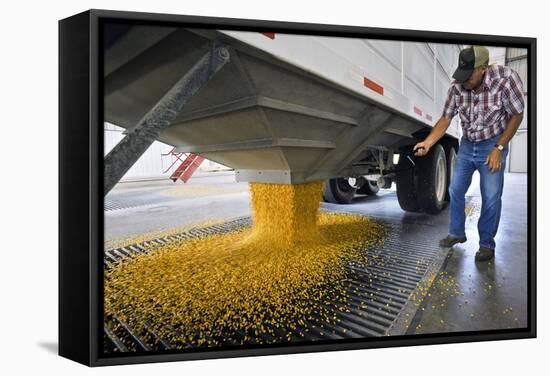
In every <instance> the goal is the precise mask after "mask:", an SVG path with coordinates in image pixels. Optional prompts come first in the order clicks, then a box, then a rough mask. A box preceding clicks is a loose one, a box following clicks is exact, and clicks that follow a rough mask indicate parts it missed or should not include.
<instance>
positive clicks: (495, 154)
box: [485, 112, 523, 172]
mask: <svg viewBox="0 0 550 376" xmlns="http://www.w3.org/2000/svg"><path fill="white" fill-rule="evenodd" d="M522 120H523V112H522V113H520V114H513V115H512V116H510V119H509V120H508V124H507V125H506V128H505V129H504V132H502V135H501V136H500V138H499V139H498V142H497V143H498V144H499V145H502V146H506V145H508V143H509V142H510V140H511V139H512V137H514V135H515V134H516V131H517V130H518V128H519V125H520V124H521V121H522ZM485 164H486V165H487V166H489V170H490V171H491V172H496V171H498V170H500V166H501V165H502V152H501V151H500V150H498V149H497V148H494V149H493V150H491V152H490V153H489V155H488V156H487V160H486V161H485Z"/></svg>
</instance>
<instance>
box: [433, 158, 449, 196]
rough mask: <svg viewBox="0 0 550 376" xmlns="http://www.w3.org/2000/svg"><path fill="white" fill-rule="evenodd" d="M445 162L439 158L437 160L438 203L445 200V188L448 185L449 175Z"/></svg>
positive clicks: (436, 194)
mask: <svg viewBox="0 0 550 376" xmlns="http://www.w3.org/2000/svg"><path fill="white" fill-rule="evenodd" d="M445 170H446V166H445V160H444V159H443V158H439V159H438V160H437V167H436V169H435V183H436V191H435V192H436V193H435V196H436V198H437V201H438V202H441V201H443V199H444V198H445V187H446V185H447V184H446V183H447V174H446V171H445Z"/></svg>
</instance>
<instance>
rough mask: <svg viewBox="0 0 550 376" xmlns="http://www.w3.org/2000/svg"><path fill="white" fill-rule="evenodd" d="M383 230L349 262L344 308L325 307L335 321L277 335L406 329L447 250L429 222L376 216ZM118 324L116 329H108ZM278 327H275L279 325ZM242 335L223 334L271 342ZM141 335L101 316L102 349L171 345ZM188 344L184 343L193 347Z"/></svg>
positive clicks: (112, 260) (243, 222) (200, 232)
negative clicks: (359, 261) (361, 256)
mask: <svg viewBox="0 0 550 376" xmlns="http://www.w3.org/2000/svg"><path fill="white" fill-rule="evenodd" d="M381 222H382V224H383V225H385V226H386V228H387V230H388V237H387V239H386V240H385V242H384V244H383V245H381V246H379V247H378V248H371V249H364V250H363V252H365V254H366V256H367V259H368V260H369V262H368V264H367V266H366V267H365V266H359V265H356V264H354V263H353V262H349V263H348V265H347V266H346V270H347V273H346V274H347V275H346V279H345V280H344V283H345V285H346V288H347V295H348V297H349V298H350V299H349V300H348V303H347V307H346V312H342V311H340V310H338V311H336V310H334V308H333V307H332V306H330V305H327V306H325V307H324V308H326V309H328V310H330V311H331V314H333V315H335V316H336V317H337V320H336V323H334V322H332V323H329V322H325V321H323V320H322V319H321V318H320V317H318V318H316V319H314V320H310V321H307V322H305V325H303V326H302V327H300V328H297V329H295V330H294V331H292V333H291V335H290V336H289V335H288V333H277V331H276V333H277V334H280V338H287V339H288V340H290V341H293V342H303V341H319V340H327V339H344V338H365V337H377V336H385V335H400V334H405V332H406V329H407V327H408V323H409V322H410V319H412V317H413V316H414V313H415V312H416V309H417V307H418V305H419V304H420V300H419V298H420V297H421V291H425V289H426V287H427V281H429V280H430V277H431V276H434V275H435V274H436V273H437V272H438V271H439V269H440V268H441V265H442V264H443V261H444V259H445V257H446V255H447V253H448V250H446V251H445V250H442V249H440V248H439V247H438V246H437V245H436V244H434V241H433V239H434V235H436V234H434V230H436V229H435V228H434V227H433V226H426V225H420V224H410V223H409V224H407V223H398V222H391V221H388V220H383V221H381ZM249 225H250V218H239V219H236V220H233V221H230V222H226V223H223V224H219V225H213V226H209V227H205V228H197V229H192V230H189V231H186V232H183V233H181V234H178V235H174V236H167V237H164V238H158V239H155V240H151V241H148V242H143V243H139V244H134V245H131V246H127V247H121V248H116V249H109V250H105V257H104V266H105V268H111V267H112V266H113V265H114V264H116V263H119V262H123V260H124V259H126V258H128V257H134V256H135V255H139V254H143V253H148V252H149V249H150V248H151V247H152V246H158V245H162V244H166V243H170V242H174V241H179V240H184V239H191V238H195V237H198V236H206V235H212V234H221V233H226V232H230V231H233V230H236V229H239V228H242V227H244V226H249ZM114 327H116V328H117V331H116V332H115V331H114V330H113V329H111V328H114ZM279 332H280V330H279ZM241 334H242V338H232V339H228V341H227V342H228V344H242V343H243V338H245V336H246V338H247V340H246V341H244V343H246V344H256V343H272V342H276V341H277V338H273V337H272V336H271V335H269V334H267V333H260V334H259V335H258V336H255V335H250V333H241ZM147 337H148V338H141V337H139V336H138V335H136V333H134V332H133V331H132V328H130V327H129V326H128V325H126V324H125V323H122V322H120V321H119V320H118V318H116V317H109V318H106V320H105V328H104V349H105V351H106V352H114V351H118V352H127V351H150V350H169V349H172V348H173V347H172V345H171V344H170V343H169V342H168V341H166V340H164V339H162V338H159V337H158V336H157V335H156V334H155V333H154V332H149V333H148V335H147ZM192 347H193V346H192V345H189V346H187V347H186V348H192Z"/></svg>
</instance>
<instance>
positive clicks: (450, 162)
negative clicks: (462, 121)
mask: <svg viewBox="0 0 550 376" xmlns="http://www.w3.org/2000/svg"><path fill="white" fill-rule="evenodd" d="M456 157H457V153H456V149H455V148H454V146H452V145H447V147H446V148H445V159H446V160H447V188H446V190H445V192H446V193H445V200H446V201H451V196H450V195H449V187H450V186H451V179H452V178H453V174H454V168H455V162H456Z"/></svg>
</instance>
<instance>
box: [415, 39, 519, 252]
mask: <svg viewBox="0 0 550 376" xmlns="http://www.w3.org/2000/svg"><path fill="white" fill-rule="evenodd" d="M488 64H489V51H488V50H487V48H485V47H481V46H471V47H468V48H465V49H463V50H462V51H461V52H460V54H459V57H458V68H457V69H456V71H455V72H454V74H453V78H454V79H455V81H454V82H453V83H452V84H451V87H450V88H449V91H448V94H447V100H446V102H445V106H444V109H443V115H442V116H441V118H440V119H439V121H438V122H437V123H436V125H435V126H434V127H433V129H432V131H431V132H430V134H429V135H428V137H426V139H425V140H424V141H422V142H420V143H418V144H416V145H415V146H414V151H415V155H416V156H424V155H426V154H428V152H429V150H430V148H431V147H432V146H433V145H434V144H435V143H436V142H437V141H438V140H439V139H440V138H441V137H442V136H443V135H444V134H445V131H446V130H447V128H448V127H449V124H450V122H451V120H452V118H453V117H454V116H455V115H456V114H458V115H459V116H460V120H461V123H462V130H463V132H462V133H463V135H462V139H461V141H460V148H459V151H458V157H457V160H456V164H455V169H454V175H453V178H452V181H451V184H450V186H449V195H450V198H451V202H450V216H451V221H450V225H449V234H448V236H447V237H445V238H444V239H442V240H441V241H440V242H439V244H440V246H442V247H452V246H453V245H455V244H457V243H464V242H465V241H466V233H465V229H464V227H465V221H466V214H465V195H466V192H467V190H468V188H469V186H470V184H471V182H472V175H473V173H474V171H476V170H477V171H479V175H480V189H481V200H482V204H481V215H480V217H479V221H478V232H479V250H478V252H477V253H476V255H475V259H476V261H488V260H491V259H492V258H493V257H494V254H495V246H496V245H495V240H494V238H495V235H496V233H497V229H498V223H499V220H500V212H501V197H502V188H503V184H504V167H505V162H506V156H507V154H508V142H510V140H511V139H512V137H513V136H514V134H515V133H516V131H517V129H518V127H519V125H520V123H521V120H522V119H523V109H524V99H523V87H522V82H521V79H520V78H519V76H518V74H517V73H516V72H515V71H513V70H512V69H510V68H509V67H505V66H500V65H488Z"/></svg>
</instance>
